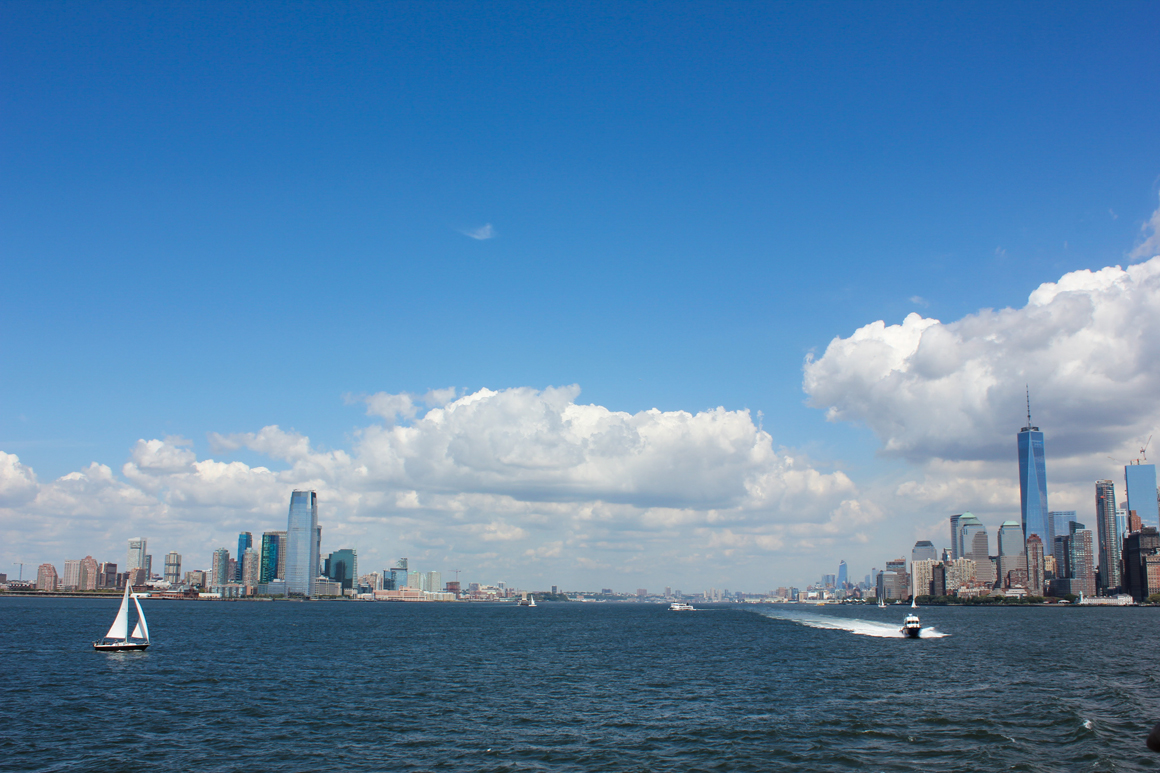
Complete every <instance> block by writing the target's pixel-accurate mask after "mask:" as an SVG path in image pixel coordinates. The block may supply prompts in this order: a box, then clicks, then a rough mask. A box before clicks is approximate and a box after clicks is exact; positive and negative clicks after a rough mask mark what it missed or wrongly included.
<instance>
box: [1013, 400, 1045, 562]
mask: <svg viewBox="0 0 1160 773" xmlns="http://www.w3.org/2000/svg"><path fill="white" fill-rule="evenodd" d="M1019 501H1020V504H1021V507H1022V510H1021V512H1022V514H1023V539H1027V538H1028V537H1030V536H1031V535H1032V534H1038V535H1039V538H1040V539H1050V538H1051V534H1050V533H1049V532H1048V527H1047V466H1046V463H1045V462H1044V458H1043V433H1042V432H1040V431H1039V427H1033V426H1031V396H1030V393H1029V394H1028V397H1027V426H1026V427H1024V428H1023V429H1021V430H1019Z"/></svg>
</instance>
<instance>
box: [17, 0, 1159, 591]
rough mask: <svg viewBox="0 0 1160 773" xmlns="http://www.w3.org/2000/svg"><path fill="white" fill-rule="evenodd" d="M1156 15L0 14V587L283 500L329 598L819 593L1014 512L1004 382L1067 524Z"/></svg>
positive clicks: (1110, 303)
mask: <svg viewBox="0 0 1160 773" xmlns="http://www.w3.org/2000/svg"><path fill="white" fill-rule="evenodd" d="M1158 26H1160V7H1158V6H1156V5H1155V4H1149V3H1122V4H1114V5H1110V6H1106V7H1105V6H1100V7H1095V6H1091V5H1086V4H1059V3H1050V4H1048V3H1044V4H1038V3H1020V4H1014V5H997V4H994V5H984V4H978V5H965V6H962V5H960V6H946V5H928V4H919V3H915V4H906V3H899V4H891V5H889V6H880V5H866V4H860V3H830V4H808V5H806V4H801V5H789V4H765V5H753V4H721V3H712V4H709V3H704V4H696V3H690V4H670V5H655V6H650V5H641V6H622V5H619V4H615V5H614V4H603V5H602V4H595V3H568V4H557V5H552V6H547V7H544V6H541V5H539V4H530V3H527V4H524V3H507V4H456V3H448V4H406V3H392V4H385V5H374V4H366V3H359V4H342V3H328V4H317V5H295V6H289V5H286V6H283V5H278V4H246V5H242V6H238V5H234V4H225V3H199V4H178V3H172V4H152V5H137V4H124V3H100V4H98V3H89V4H83V3H72V4H64V3H51V2H35V3H33V2H27V3H22V2H12V3H6V4H4V5H3V6H2V7H0V43H2V44H3V45H0V64H2V72H3V75H0V99H2V100H3V112H4V115H5V119H4V120H3V121H0V180H3V184H2V185H0V195H2V199H0V233H3V235H4V236H3V238H2V239H0V263H2V265H3V266H4V271H3V274H2V276H3V282H4V288H5V291H6V292H5V302H4V303H3V304H0V561H2V562H3V564H4V566H3V567H0V572H5V571H7V572H9V573H10V574H11V573H14V572H15V571H16V567H15V566H14V562H17V561H23V562H25V563H26V565H28V564H31V565H33V566H35V564H38V563H40V562H43V561H50V562H53V563H54V564H56V565H57V568H58V570H60V569H61V568H62V565H63V562H64V560H65V559H66V558H68V559H72V558H81V557H83V556H84V555H85V554H86V553H91V554H92V555H94V557H96V558H97V559H98V560H112V561H118V562H119V561H121V560H123V558H124V555H125V546H126V540H127V539H128V538H129V537H134V536H145V537H148V539H149V545H150V548H151V552H153V554H154V560H155V562H157V561H158V560H160V556H162V555H163V554H164V553H165V552H168V551H170V550H176V551H178V552H179V553H181V554H182V555H183V564H184V566H185V568H189V569H193V568H208V566H209V563H210V557H211V553H212V550H213V549H214V548H217V547H221V546H227V547H231V552H232V547H233V546H234V545H236V541H237V533H238V532H239V531H251V532H254V533H255V535H257V534H259V533H260V532H261V531H264V530H274V529H284V528H285V526H286V512H287V508H288V506H289V499H290V491H291V490H292V489H294V488H315V489H317V490H318V492H319V522H320V524H321V525H322V528H323V552H324V553H327V552H330V551H331V550H335V549H339V548H345V547H353V548H357V549H358V551H359V566H360V570H363V571H369V570H371V569H375V568H381V567H383V566H389V565H390V564H391V563H393V561H394V559H395V558H396V557H398V556H404V555H406V556H408V557H409V558H410V559H411V565H412V566H413V567H415V568H416V569H418V570H428V569H438V570H442V571H444V573H445V575H446V574H447V572H448V571H450V570H451V569H454V568H460V569H463V570H464V571H463V572H462V573H461V577H462V579H464V580H465V581H482V582H494V581H499V580H504V581H507V582H509V583H511V584H513V585H525V586H536V587H541V586H545V585H550V584H559V585H561V586H564V587H565V588H577V587H585V588H599V587H616V588H618V589H626V590H631V589H635V588H637V587H649V588H650V589H651V588H656V587H660V586H663V585H672V586H674V587H680V588H681V589H682V590H685V591H689V592H693V591H700V590H702V589H703V588H706V587H709V586H716V587H718V588H720V587H729V588H741V589H746V590H751V591H758V590H768V589H769V588H770V587H776V586H777V585H781V584H790V583H793V584H798V585H803V584H805V583H808V582H811V581H813V580H816V579H818V578H819V577H820V575H821V574H822V573H823V572H828V573H833V572H835V571H836V569H837V566H838V561H839V560H841V559H845V560H846V561H847V563H848V564H849V567H850V575H851V577H852V578H861V577H862V576H863V575H864V574H865V573H866V572H868V571H869V568H870V566H871V565H872V564H873V565H876V566H879V567H880V566H882V565H883V563H884V561H885V560H886V559H887V558H892V557H896V556H900V555H909V550H910V547H911V546H912V545H913V544H914V542H915V540H917V539H931V540H933V541H934V543H935V545H936V546H937V547H940V548H941V547H942V546H943V545H944V543H945V542H946V537H945V532H946V517H947V516H948V515H949V514H950V513H952V512H962V511H965V510H970V511H971V512H973V513H975V514H976V515H978V516H979V517H980V519H981V520H983V522H984V523H986V524H987V525H988V527H989V529H990V530H991V531H994V529H995V528H996V527H997V526H998V524H999V523H1001V522H1002V521H1004V520H1009V519H1014V520H1018V513H1019V487H1018V466H1017V461H1016V452H1015V435H1016V432H1017V431H1018V429H1019V427H1020V426H1022V421H1023V419H1024V407H1023V406H1024V403H1023V400H1024V388H1025V385H1028V386H1029V388H1030V392H1031V400H1032V411H1033V417H1034V419H1035V423H1036V424H1037V425H1038V426H1040V427H1041V428H1042V430H1043V431H1044V435H1045V443H1046V448H1047V481H1048V497H1049V504H1050V506H1051V509H1053V510H1061V509H1066V510H1072V509H1074V510H1076V511H1077V512H1078V513H1081V514H1084V513H1086V514H1087V517H1088V519H1092V518H1094V481H1095V480H1097V479H1101V478H1111V479H1113V480H1115V481H1116V484H1117V494H1118V495H1119V496H1120V497H1121V499H1122V497H1123V492H1122V485H1123V480H1122V470H1121V469H1120V465H1118V464H1117V462H1114V461H1112V460H1110V459H1108V457H1113V458H1115V459H1118V460H1127V459H1131V458H1135V457H1136V456H1137V455H1138V454H1137V449H1138V447H1139V444H1140V442H1141V441H1143V440H1144V439H1146V438H1147V437H1148V435H1150V434H1151V433H1152V432H1153V431H1155V430H1157V429H1158V428H1160V407H1158V403H1157V400H1156V397H1155V395H1156V394H1158V393H1160V356H1158V355H1160V351H1158V350H1160V343H1158V342H1160V337H1158V336H1156V335H1155V334H1154V333H1153V331H1154V330H1155V329H1156V325H1157V323H1158V322H1160V260H1151V259H1152V257H1153V256H1154V255H1157V254H1158V253H1160V240H1158V237H1157V231H1158V226H1160V210H1157V205H1158V203H1160V198H1158V193H1160V189H1158V185H1160V144H1158V143H1157V142H1156V126H1158V125H1160V120H1158V119H1160V100H1158V99H1157V96H1158V95H1157V93H1156V92H1157V85H1156V78H1155V73H1156V72H1160V51H1158V50H1157V48H1156V46H1155V40H1154V37H1155V35H1154V31H1155V30H1156V29H1157V28H1158ZM1117 266H1118V267H1119V268H1117ZM1158 434H1160V433H1158ZM1080 519H1081V520H1084V518H1083V517H1082V516H1081V518H1080ZM26 569H27V567H26ZM26 574H27V571H26Z"/></svg>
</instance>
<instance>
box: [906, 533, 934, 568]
mask: <svg viewBox="0 0 1160 773" xmlns="http://www.w3.org/2000/svg"><path fill="white" fill-rule="evenodd" d="M937 560H938V553H937V552H936V551H935V549H934V543H933V542H931V541H930V540H928V539H920V540H919V541H918V542H916V543H914V547H913V548H911V550H910V563H911V564H913V563H914V562H915V561H937Z"/></svg>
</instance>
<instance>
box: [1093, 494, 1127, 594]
mask: <svg viewBox="0 0 1160 773" xmlns="http://www.w3.org/2000/svg"><path fill="white" fill-rule="evenodd" d="M1096 536H1098V537H1099V540H1100V561H1099V568H1100V574H1099V582H1098V583H1097V585H1098V586H1099V591H1100V593H1104V594H1106V593H1107V592H1108V591H1113V590H1115V589H1116V588H1119V587H1120V586H1121V585H1122V584H1123V578H1122V576H1121V574H1120V557H1121V556H1120V554H1121V553H1122V552H1123V551H1122V548H1123V545H1122V543H1121V539H1122V535H1121V534H1120V531H1119V527H1118V526H1117V524H1116V484H1114V483H1112V481H1110V480H1097V481H1096Z"/></svg>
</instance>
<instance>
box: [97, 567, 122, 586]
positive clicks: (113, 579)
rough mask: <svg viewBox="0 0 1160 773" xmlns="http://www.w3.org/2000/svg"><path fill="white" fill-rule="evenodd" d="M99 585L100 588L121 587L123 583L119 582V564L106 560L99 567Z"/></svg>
mask: <svg viewBox="0 0 1160 773" xmlns="http://www.w3.org/2000/svg"><path fill="white" fill-rule="evenodd" d="M97 587H98V588H119V587H121V583H119V582H117V565H116V564H114V563H113V562H112V561H106V562H105V563H103V564H101V565H100V566H98V567H97Z"/></svg>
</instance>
